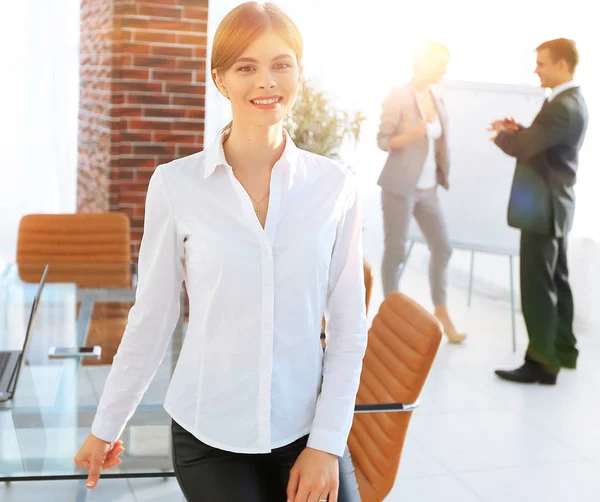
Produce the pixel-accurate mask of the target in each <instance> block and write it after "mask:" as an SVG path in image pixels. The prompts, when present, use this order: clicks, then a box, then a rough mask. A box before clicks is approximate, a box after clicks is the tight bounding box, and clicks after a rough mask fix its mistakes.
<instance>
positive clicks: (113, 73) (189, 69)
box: [77, 0, 208, 259]
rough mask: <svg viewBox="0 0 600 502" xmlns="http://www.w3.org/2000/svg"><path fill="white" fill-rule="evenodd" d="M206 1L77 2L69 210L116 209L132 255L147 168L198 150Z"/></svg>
mask: <svg viewBox="0 0 600 502" xmlns="http://www.w3.org/2000/svg"><path fill="white" fill-rule="evenodd" d="M207 18H208V0H147V1H142V0H82V2H81V45H80V59H81V68H80V76H81V86H80V103H79V105H80V106H79V160H78V173H77V210H78V211H79V212H95V211H123V212H124V213H126V214H127V215H128V216H129V218H130V221H131V242H132V252H133V256H134V258H135V259H137V252H138V248H139V243H140V240H141V235H142V230H143V219H144V200H145V194H146V190H147V187H148V181H149V179H150V176H151V175H152V173H153V172H154V169H155V168H156V166H157V165H158V164H162V163H165V162H169V161H171V160H173V159H175V158H179V157H183V156H185V155H189V154H191V153H194V152H197V151H199V150H201V149H202V148H203V134H204V93H205V68H206V33H207Z"/></svg>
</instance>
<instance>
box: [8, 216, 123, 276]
mask: <svg viewBox="0 0 600 502" xmlns="http://www.w3.org/2000/svg"><path fill="white" fill-rule="evenodd" d="M16 261H17V267H18V271H19V276H20V278H21V279H22V280H23V281H25V282H37V281H39V278H40V277H41V273H42V271H43V269H44V267H45V265H46V264H50V268H49V269H48V278H47V280H48V282H75V283H77V284H78V285H79V286H81V287H131V281H132V268H131V246H130V228H129V219H128V218H127V216H125V214H123V213H117V212H109V213H78V214H29V215H26V216H24V217H23V218H22V219H21V222H20V224H19V233H18V240H17V256H16Z"/></svg>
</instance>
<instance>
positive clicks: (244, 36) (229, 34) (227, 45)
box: [210, 2, 304, 131]
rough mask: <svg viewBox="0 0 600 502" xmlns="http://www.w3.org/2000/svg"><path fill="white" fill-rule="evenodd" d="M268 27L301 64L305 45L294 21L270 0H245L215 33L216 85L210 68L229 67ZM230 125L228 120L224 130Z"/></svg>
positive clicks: (224, 69)
mask: <svg viewBox="0 0 600 502" xmlns="http://www.w3.org/2000/svg"><path fill="white" fill-rule="evenodd" d="M270 30H273V31H274V32H275V33H276V34H277V35H279V36H280V37H281V38H282V39H283V40H284V41H285V42H286V43H287V44H289V46H290V47H291V48H292V50H293V51H294V53H295V54H296V59H297V62H298V64H301V63H302V55H303V51H304V44H303V42H302V36H301V35H300V30H298V27H297V26H296V24H295V23H294V21H292V20H291V18H290V17H289V16H288V15H287V14H286V13H285V12H283V11H282V10H281V9H280V8H279V7H277V6H276V5H274V4H272V3H262V2H245V3H243V4H241V5H238V6H237V7H235V8H234V9H233V10H231V11H230V12H229V14H227V15H226V16H225V17H224V18H223V20H222V21H221V23H220V24H219V26H218V28H217V31H216V32H215V37H214V39H213V45H212V53H211V58H210V69H211V75H212V78H213V82H215V85H216V81H215V75H214V73H213V71H214V70H216V71H217V73H220V72H225V71H227V70H229V68H231V66H233V64H234V63H235V62H236V60H237V59H238V58H239V57H240V56H241V55H242V54H243V52H244V51H245V50H246V49H247V48H248V46H249V45H250V44H252V42H254V41H255V40H256V39H257V38H258V37H260V36H261V35H263V34H265V33H267V32H268V31H270ZM230 128H231V122H230V123H229V124H228V125H227V126H226V127H225V128H224V129H223V131H226V130H227V129H230Z"/></svg>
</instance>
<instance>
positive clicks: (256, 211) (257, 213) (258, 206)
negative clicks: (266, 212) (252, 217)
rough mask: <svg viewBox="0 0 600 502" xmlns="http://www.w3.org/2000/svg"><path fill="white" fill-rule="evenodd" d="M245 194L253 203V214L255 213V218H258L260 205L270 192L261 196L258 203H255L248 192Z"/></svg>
mask: <svg viewBox="0 0 600 502" xmlns="http://www.w3.org/2000/svg"><path fill="white" fill-rule="evenodd" d="M246 193H247V194H248V196H249V197H250V199H251V200H252V202H253V203H254V204H253V205H254V212H255V213H256V216H258V217H259V218H260V204H261V202H262V201H263V200H265V199H266V198H267V196H268V195H269V193H270V190H269V191H268V192H267V193H266V194H265V195H264V196H263V198H262V199H260V200H259V201H257V200H256V199H255V198H254V197H252V195H250V192H248V191H247V190H246Z"/></svg>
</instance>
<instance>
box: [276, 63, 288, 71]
mask: <svg viewBox="0 0 600 502" xmlns="http://www.w3.org/2000/svg"><path fill="white" fill-rule="evenodd" d="M291 67H292V65H291V64H289V63H277V64H276V65H275V69H276V70H287V69H288V68H291Z"/></svg>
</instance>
